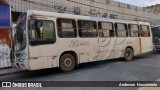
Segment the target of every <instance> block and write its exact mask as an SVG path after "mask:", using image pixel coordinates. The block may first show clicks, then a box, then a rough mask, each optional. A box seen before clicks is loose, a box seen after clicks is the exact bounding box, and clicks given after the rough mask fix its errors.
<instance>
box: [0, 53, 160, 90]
mask: <svg viewBox="0 0 160 90" xmlns="http://www.w3.org/2000/svg"><path fill="white" fill-rule="evenodd" d="M6 80H7V81H160V54H158V53H157V52H151V53H146V54H144V55H140V56H136V57H135V58H134V61H131V62H126V61H124V59H122V58H121V59H112V60H105V61H99V62H92V63H86V64H80V65H79V66H78V67H77V68H76V69H75V70H74V71H71V72H65V73H64V72H61V71H60V70H59V69H58V68H54V69H45V70H39V71H30V72H21V73H15V74H11V75H5V76H0V81H6ZM18 89H20V90H21V89H22V88H0V90H18ZM24 89H25V90H26V89H29V90H39V89H43V90H82V89H83V90H92V89H93V90H160V88H144V87H134V88H130V87H121V88H120V87H114V88H113V87H81V88H80V87H57V88H56V87H54V88H53V87H52V88H24Z"/></svg>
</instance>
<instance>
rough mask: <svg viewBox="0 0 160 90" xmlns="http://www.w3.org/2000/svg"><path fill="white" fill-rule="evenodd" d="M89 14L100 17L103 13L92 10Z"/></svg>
mask: <svg viewBox="0 0 160 90" xmlns="http://www.w3.org/2000/svg"><path fill="white" fill-rule="evenodd" d="M88 14H89V15H91V16H99V15H100V14H101V13H100V12H99V11H98V10H95V9H91V10H90V11H89V12H88Z"/></svg>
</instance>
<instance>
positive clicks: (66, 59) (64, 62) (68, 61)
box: [59, 54, 75, 72]
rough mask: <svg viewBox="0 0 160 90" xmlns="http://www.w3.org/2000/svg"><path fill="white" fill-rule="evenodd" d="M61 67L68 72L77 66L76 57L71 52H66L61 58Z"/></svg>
mask: <svg viewBox="0 0 160 90" xmlns="http://www.w3.org/2000/svg"><path fill="white" fill-rule="evenodd" d="M59 67H60V69H61V70H62V71H64V72H68V71H72V70H73V69H74V68H75V58H74V56H73V55H71V54H64V55H62V56H61V58H60V62H59Z"/></svg>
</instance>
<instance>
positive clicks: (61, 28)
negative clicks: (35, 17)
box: [57, 18, 77, 38]
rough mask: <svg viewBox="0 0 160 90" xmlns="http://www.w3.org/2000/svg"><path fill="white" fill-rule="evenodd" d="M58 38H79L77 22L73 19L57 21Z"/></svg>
mask: <svg viewBox="0 0 160 90" xmlns="http://www.w3.org/2000/svg"><path fill="white" fill-rule="evenodd" d="M57 27H58V29H57V30H58V36H59V37H61V38H74V37H77V27H76V21H75V20H73V19H62V18H59V19H57Z"/></svg>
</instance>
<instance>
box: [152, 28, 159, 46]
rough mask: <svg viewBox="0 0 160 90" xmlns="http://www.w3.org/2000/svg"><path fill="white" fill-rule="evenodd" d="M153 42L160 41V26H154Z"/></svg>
mask: <svg viewBox="0 0 160 90" xmlns="http://www.w3.org/2000/svg"><path fill="white" fill-rule="evenodd" d="M152 33H153V43H160V27H154V28H152Z"/></svg>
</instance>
